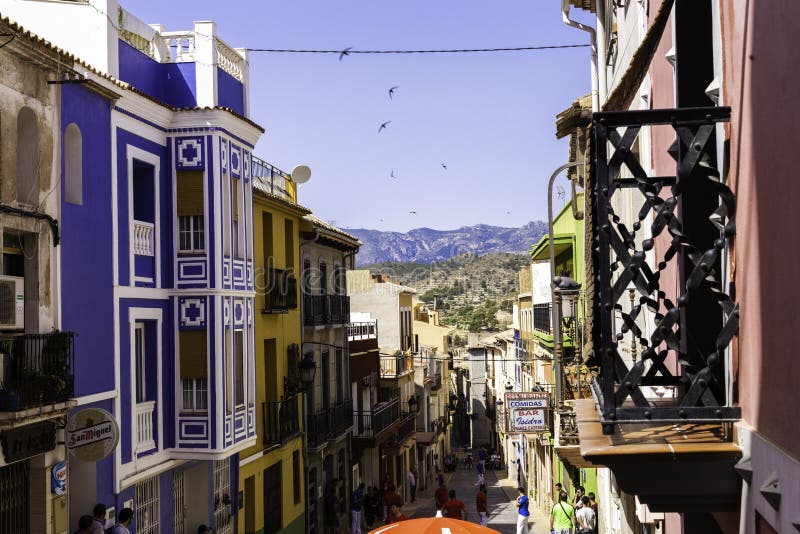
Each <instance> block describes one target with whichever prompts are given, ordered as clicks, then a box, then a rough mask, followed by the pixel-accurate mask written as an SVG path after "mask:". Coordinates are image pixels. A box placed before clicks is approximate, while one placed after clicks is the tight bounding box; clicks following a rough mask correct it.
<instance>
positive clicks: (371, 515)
mask: <svg viewBox="0 0 800 534" xmlns="http://www.w3.org/2000/svg"><path fill="white" fill-rule="evenodd" d="M379 515H380V503H379V502H378V488H376V487H375V486H370V487H369V489H367V495H366V496H365V497H364V521H365V522H366V523H367V527H369V528H372V525H373V524H374V523H375V519H376V518H377V517H378V516H379Z"/></svg>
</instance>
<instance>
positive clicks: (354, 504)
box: [350, 482, 365, 534]
mask: <svg viewBox="0 0 800 534" xmlns="http://www.w3.org/2000/svg"><path fill="white" fill-rule="evenodd" d="M364 486H365V485H364V483H363V482H362V483H361V484H359V485H358V487H357V488H356V490H355V491H354V492H353V497H352V498H351V499H350V517H351V519H352V522H351V524H350V532H351V534H361V510H362V509H363V507H364Z"/></svg>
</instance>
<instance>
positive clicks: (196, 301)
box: [178, 297, 206, 330]
mask: <svg viewBox="0 0 800 534" xmlns="http://www.w3.org/2000/svg"><path fill="white" fill-rule="evenodd" d="M178 313H179V320H180V329H181V330H202V329H204V328H205V327H206V298H205V297H179V298H178Z"/></svg>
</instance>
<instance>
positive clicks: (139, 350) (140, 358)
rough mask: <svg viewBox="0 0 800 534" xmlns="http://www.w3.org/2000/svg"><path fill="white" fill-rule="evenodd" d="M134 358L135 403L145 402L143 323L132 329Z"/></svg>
mask: <svg viewBox="0 0 800 534" xmlns="http://www.w3.org/2000/svg"><path fill="white" fill-rule="evenodd" d="M134 357H135V359H136V362H135V364H134V365H135V371H136V402H137V403H138V402H145V401H147V384H146V383H145V369H146V367H145V361H146V359H145V344H144V323H136V326H135V327H134Z"/></svg>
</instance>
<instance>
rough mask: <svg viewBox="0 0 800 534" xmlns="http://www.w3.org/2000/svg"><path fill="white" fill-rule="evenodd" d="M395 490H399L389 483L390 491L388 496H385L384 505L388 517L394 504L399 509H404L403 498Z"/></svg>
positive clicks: (387, 493)
mask: <svg viewBox="0 0 800 534" xmlns="http://www.w3.org/2000/svg"><path fill="white" fill-rule="evenodd" d="M395 489H397V488H395V485H394V484H392V483H391V482H389V491H387V492H386V495H384V496H383V504H384V506H385V507H386V515H387V516H388V515H389V512H390V510H391V507H392V505H393V504H394V505H395V506H397V507H398V508H402V507H403V498H402V497H401V496H400V494H399V493H397V492H396V491H395Z"/></svg>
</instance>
